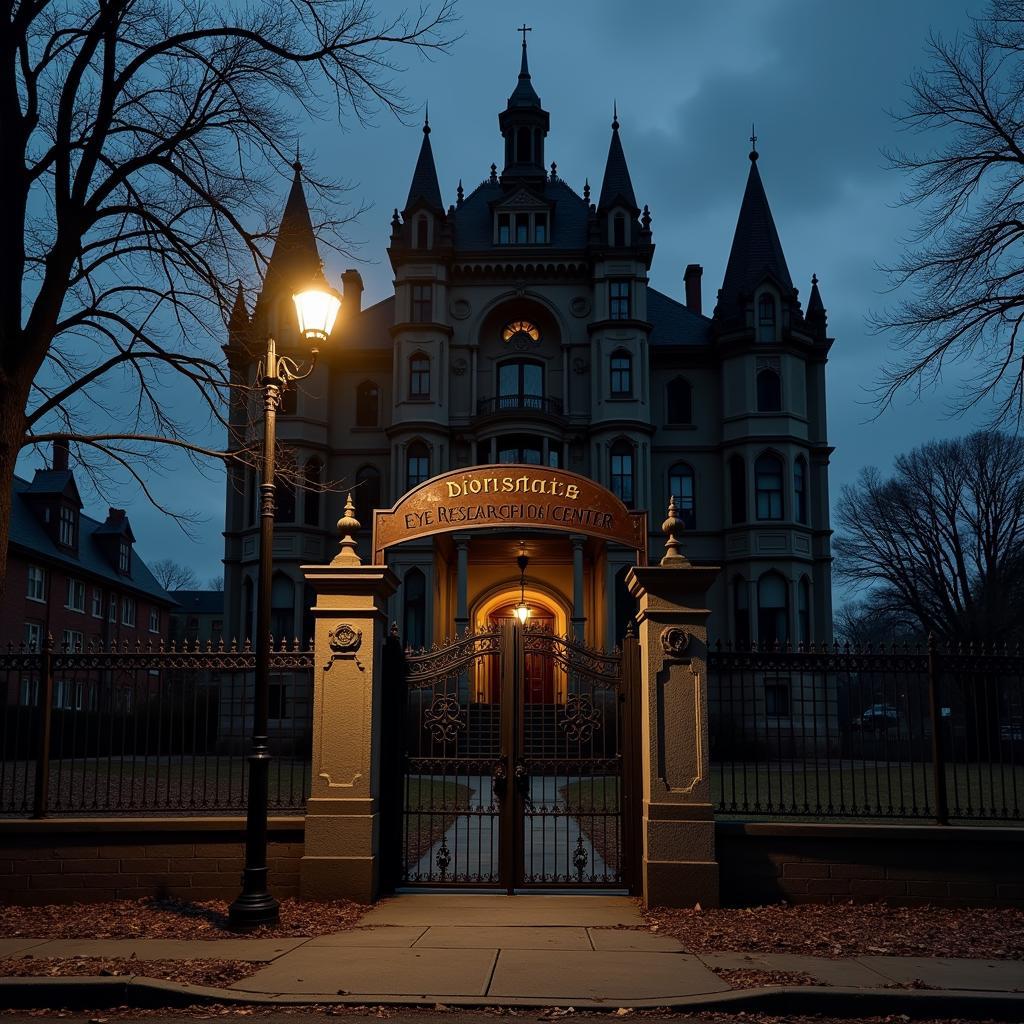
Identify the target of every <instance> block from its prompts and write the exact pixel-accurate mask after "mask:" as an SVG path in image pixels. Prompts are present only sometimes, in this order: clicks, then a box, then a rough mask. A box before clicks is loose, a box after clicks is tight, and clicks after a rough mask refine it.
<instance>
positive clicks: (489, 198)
mask: <svg viewBox="0 0 1024 1024" xmlns="http://www.w3.org/2000/svg"><path fill="white" fill-rule="evenodd" d="M530 191H531V192H532V193H534V194H536V193H537V190H536V189H530ZM505 195H506V193H505V191H504V190H503V189H502V187H501V185H500V184H498V183H497V182H492V181H484V182H482V183H481V184H480V185H478V186H477V187H476V188H475V189H474V190H473V191H472V192H471V193H470V194H469V195H468V196H466V198H465V199H464V200H463V203H462V205H461V206H457V207H456V208H455V251H456V252H469V251H473V252H476V251H479V250H481V249H494V250H496V251H497V250H500V251H501V252H503V253H504V252H509V251H517V247H516V246H514V245H501V246H497V245H495V244H494V217H493V207H492V204H493V203H496V202H499V201H500V200H501V199H503V198H504V197H505ZM540 195H541V197H542V198H543V199H544V200H545V201H546V202H548V203H550V204H551V242H550V244H548V245H546V246H520V247H518V251H520V252H525V251H526V250H528V249H537V250H538V255H543V253H544V252H545V251H547V250H553V249H585V248H586V246H587V223H588V221H587V216H588V211H587V204H586V203H585V202H584V201H583V199H582V198H581V197H580V196H578V195H577V194H576V193H575V192H574V191H573V190H572V189H571V188H570V187H569V186H568V185H567V184H566V183H565V182H564V181H561V180H555V181H545V182H544V189H543V191H542V192H541V193H540Z"/></svg>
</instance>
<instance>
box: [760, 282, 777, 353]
mask: <svg viewBox="0 0 1024 1024" xmlns="http://www.w3.org/2000/svg"><path fill="white" fill-rule="evenodd" d="M757 340H758V341H775V297H774V296H772V295H769V294H768V293H767V292H765V293H763V294H762V295H761V298H760V299H758V300H757Z"/></svg>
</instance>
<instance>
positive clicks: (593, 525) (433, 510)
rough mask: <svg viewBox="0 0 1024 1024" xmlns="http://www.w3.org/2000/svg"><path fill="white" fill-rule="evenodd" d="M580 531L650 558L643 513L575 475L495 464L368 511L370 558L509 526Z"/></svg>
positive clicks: (446, 476)
mask: <svg viewBox="0 0 1024 1024" xmlns="http://www.w3.org/2000/svg"><path fill="white" fill-rule="evenodd" d="M523 526H525V527H531V528H534V529H537V528H540V529H546V530H559V531H561V532H563V533H581V534H586V535H589V536H591V537H599V538H601V539H602V540H608V541H612V542H613V543H616V544H622V545H624V546H626V547H630V548H634V549H635V550H636V552H637V557H638V561H639V563H640V564H641V565H643V564H645V563H646V560H647V513H646V512H631V511H630V510H629V509H628V508H626V506H625V505H624V504H623V503H622V502H621V501H620V500H619V499H618V498H617V497H616V496H615V495H614V494H612V492H611V491H609V490H608V488H607V487H602V486H601V485H600V484H598V483H595V482H594V481H593V480H590V479H588V478H587V477H585V476H580V475H579V474H578V473H570V472H568V471H567V470H564V469H548V468H545V467H543V466H527V465H518V464H505V463H502V464H497V465H488V466H474V467H472V468H471V469H457V470H454V471H452V472H450V473H442V474H441V475H440V476H435V477H432V478H431V479H430V480H427V481H425V482H424V483H422V484H420V485H419V486H418V487H414V488H413V489H412V490H411V491H409V492H408V493H407V494H405V495H403V496H402V498H401V499H400V500H399V501H398V503H397V504H396V505H395V506H394V507H393V508H391V509H377V510H376V511H375V512H374V513H373V559H374V562H375V563H376V564H377V565H380V564H382V563H383V561H384V552H385V550H386V549H387V548H389V547H391V546H392V545H394V544H399V543H401V542H402V541H406V540H412V539H413V538H415V537H429V536H431V535H432V534H435V533H452V532H455V531H463V530H481V529H484V530H486V529H491V530H494V529H508V528H510V527H523Z"/></svg>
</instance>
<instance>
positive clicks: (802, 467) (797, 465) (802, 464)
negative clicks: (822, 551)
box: [793, 455, 807, 525]
mask: <svg viewBox="0 0 1024 1024" xmlns="http://www.w3.org/2000/svg"><path fill="white" fill-rule="evenodd" d="M793 495H794V498H795V501H796V521H797V522H798V523H804V524H805V525H806V524H807V462H806V460H805V459H804V457H803V456H802V455H798V456H797V460H796V462H794V463H793Z"/></svg>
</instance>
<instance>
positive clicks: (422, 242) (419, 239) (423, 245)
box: [416, 217, 429, 249]
mask: <svg viewBox="0 0 1024 1024" xmlns="http://www.w3.org/2000/svg"><path fill="white" fill-rule="evenodd" d="M427 231H428V228H427V218H426V217H417V218H416V248H417V249H427V248H429V246H428V244H427Z"/></svg>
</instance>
